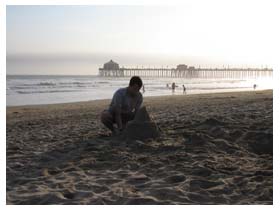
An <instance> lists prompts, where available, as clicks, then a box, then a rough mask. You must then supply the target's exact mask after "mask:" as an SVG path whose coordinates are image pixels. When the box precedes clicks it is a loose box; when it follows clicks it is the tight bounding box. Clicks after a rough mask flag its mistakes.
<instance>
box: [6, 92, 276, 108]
mask: <svg viewBox="0 0 280 210" xmlns="http://www.w3.org/2000/svg"><path fill="white" fill-rule="evenodd" d="M264 91H272V92H273V89H261V90H250V91H248V90H240V91H226V92H211V93H191V94H186V95H183V94H180V95H158V96H145V95H143V99H144V100H145V99H148V100H150V99H154V98H155V99H156V98H160V97H163V98H164V97H166V98H169V97H190V96H197V95H200V96H203V95H215V94H228V93H229V94H230V93H251V92H264ZM105 101H111V98H109V99H96V100H88V101H75V102H65V103H54V104H27V105H16V106H6V110H8V109H17V108H39V107H45V106H63V105H71V104H73V105H74V104H83V103H95V102H96V103H99V102H101V103H102V102H105Z"/></svg>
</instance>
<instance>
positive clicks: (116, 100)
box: [112, 92, 123, 130]
mask: <svg viewBox="0 0 280 210" xmlns="http://www.w3.org/2000/svg"><path fill="white" fill-rule="evenodd" d="M121 100H122V98H121V95H120V94H119V93H118V92H116V93H115V94H114V96H113V99H112V106H113V110H114V113H115V117H116V118H115V120H116V123H117V127H118V129H119V130H121V129H122V128H123V125H122V119H121V107H122V102H121Z"/></svg>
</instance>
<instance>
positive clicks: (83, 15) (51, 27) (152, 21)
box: [6, 1, 279, 67]
mask: <svg viewBox="0 0 280 210" xmlns="http://www.w3.org/2000/svg"><path fill="white" fill-rule="evenodd" d="M275 9H276V8H274V7H273V5H271V4H269V3H268V2H266V1H246V2H245V1H231V2H228V1H203V2H201V1H193V3H190V4H188V5H185V6H178V5H177V6H176V5H175V6H117V5H115V6H98V5H90V6H7V12H6V13H7V55H8V56H14V55H17V56H18V55H20V56H25V55H48V56H51V55H53V56H55V55H58V54H59V55H78V54H79V55H91V54H94V55H102V56H103V57H104V59H105V58H106V55H109V56H108V57H110V56H111V57H112V55H113V56H114V55H115V56H122V55H126V56H130V57H131V56H132V57H133V55H135V56H138V57H139V56H142V57H143V61H141V60H139V63H145V62H144V60H145V58H148V57H149V56H154V57H156V56H158V57H162V58H163V57H164V59H162V60H165V61H166V62H165V63H164V62H163V63H162V64H163V65H166V64H169V63H172V62H171V60H172V59H173V60H174V63H176V62H177V60H178V61H181V60H182V62H183V61H184V59H185V60H188V61H189V62H190V63H196V64H197V65H212V66H213V65H214V64H215V62H216V64H217V65H218V66H219V65H227V64H229V65H236V66H243V65H245V66H250V65H251V66H261V65H267V66H269V67H271V66H273V64H274V61H275V60H276V58H275V55H274V54H273V51H272V49H274V48H275V40H277V39H276V37H278V36H279V34H278V33H277V32H276V31H275V27H276V25H275V22H276V16H275V12H273V11H274V10H275ZM104 55H105V56H104ZM168 57H169V58H170V61H168V59H166V58H168ZM193 57H195V58H197V59H196V60H192V58H193ZM174 58H178V59H177V60H176V59H174ZM179 58H182V59H181V60H180V59H179ZM199 58H204V59H201V61H199ZM175 60H176V61H175ZM123 63H125V62H123ZM127 63H129V61H127ZM130 63H133V62H132V61H131V62H130ZM151 64H153V63H151Z"/></svg>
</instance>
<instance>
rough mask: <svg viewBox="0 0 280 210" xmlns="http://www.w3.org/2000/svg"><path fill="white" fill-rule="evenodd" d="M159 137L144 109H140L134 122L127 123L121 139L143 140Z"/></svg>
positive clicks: (155, 126) (155, 127) (156, 128)
mask: <svg viewBox="0 0 280 210" xmlns="http://www.w3.org/2000/svg"><path fill="white" fill-rule="evenodd" d="M156 137H159V130H158V127H157V125H156V123H155V122H154V121H152V120H151V118H150V116H149V114H148V112H147V110H146V107H145V106H144V107H141V108H140V109H139V111H138V112H137V113H136V116H135V118H134V120H132V121H130V122H128V124H127V127H126V129H125V132H124V135H123V138H124V139H125V140H145V139H149V138H156Z"/></svg>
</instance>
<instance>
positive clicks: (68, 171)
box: [6, 91, 273, 204]
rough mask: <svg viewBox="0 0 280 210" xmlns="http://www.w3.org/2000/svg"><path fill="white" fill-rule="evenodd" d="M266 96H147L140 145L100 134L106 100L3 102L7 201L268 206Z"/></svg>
mask: <svg viewBox="0 0 280 210" xmlns="http://www.w3.org/2000/svg"><path fill="white" fill-rule="evenodd" d="M272 101H273V98H272V91H260V92H241V93H219V94H205V95H190V96H189V95H185V96H166V97H151V98H145V99H144V104H145V105H146V107H147V110H148V112H149V114H150V115H151V117H152V118H153V119H154V121H155V122H156V123H157V125H158V126H159V128H160V130H161V136H160V137H157V138H156V139H154V140H153V139H147V140H145V141H143V140H141V141H140V140H133V141H129V140H128V141H120V140H118V139H117V138H114V137H108V136H105V135H101V134H103V133H106V132H107V131H106V129H105V128H104V127H103V125H101V123H100V121H99V114H100V112H101V111H102V109H103V108H104V107H106V108H107V106H108V105H109V102H110V101H109V100H102V101H92V102H81V103H72V104H59V105H42V106H22V107H10V108H7V180H6V181H7V204H272V197H273V196H272V195H273V188H272V175H273V165H272V160H273V156H272V139H273V130H272V127H273V126H272V123H273V122H272V113H273V108H272Z"/></svg>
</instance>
